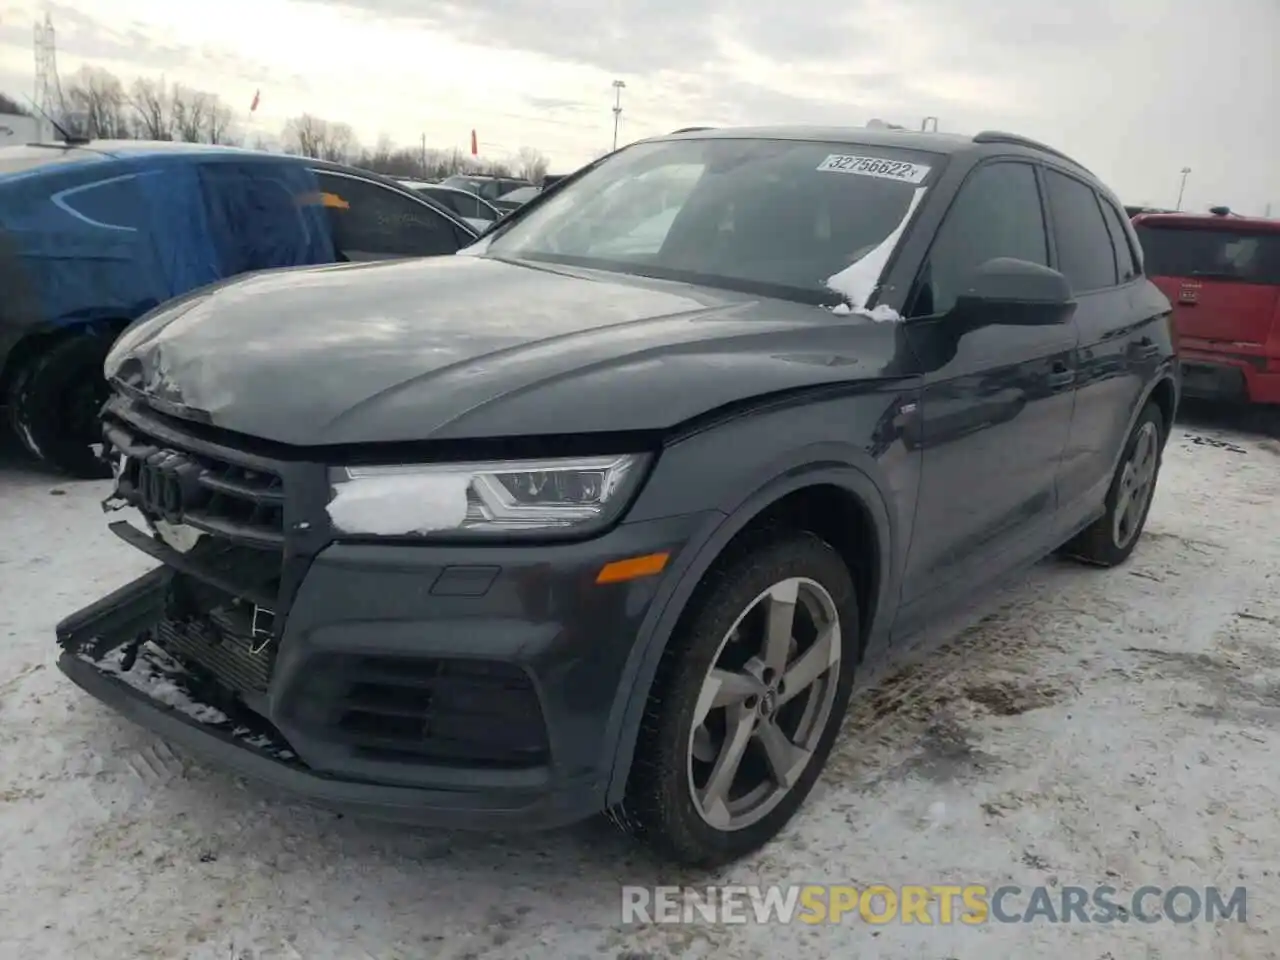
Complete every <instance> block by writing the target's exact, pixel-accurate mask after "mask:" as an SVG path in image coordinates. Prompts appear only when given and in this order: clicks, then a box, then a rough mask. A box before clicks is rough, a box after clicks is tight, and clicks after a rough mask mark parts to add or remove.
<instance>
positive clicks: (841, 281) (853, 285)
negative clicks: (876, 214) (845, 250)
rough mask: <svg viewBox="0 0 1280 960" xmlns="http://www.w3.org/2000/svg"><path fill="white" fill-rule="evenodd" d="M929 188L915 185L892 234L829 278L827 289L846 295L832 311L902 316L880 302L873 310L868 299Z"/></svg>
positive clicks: (884, 317) (880, 317) (889, 318)
mask: <svg viewBox="0 0 1280 960" xmlns="http://www.w3.org/2000/svg"><path fill="white" fill-rule="evenodd" d="M927 189H928V188H927V187H917V188H916V189H915V191H914V192H913V193H912V195H911V203H910V204H908V205H907V212H906V213H904V214H903V215H902V220H900V221H899V222H898V225H897V226H896V227H894V228H893V232H892V233H891V234H889V235H888V236H887V237H885V238H884V239H883V240H882V241H880V243H879V244H877V245H876V246H875V247H874V248H873V249H871V250H868V251H867V252H866V253H865V254H863V255H862V256H861V257H859V258H858V259H857V260H855V261H854V262H853V263H851V264H849V266H847V267H845V268H844V269H843V270H841V271H840V272H839V273H837V274H833V275H832V276H830V277H828V278H827V289H829V290H834V291H835V292H836V293H838V294H840V295H841V296H842V297H844V299H845V302H844V303H842V304H840V305H838V306H836V307H833V308H832V313H841V314H847V313H857V314H861V315H862V316H864V317H870V318H871V319H872V320H881V321H893V320H901V319H902V316H901V314H899V313H898V311H897V310H894V309H893V308H892V307H890V306H887V305H885V304H880V305H879V306H877V307H876V308H875V309H874V310H868V309H867V302H868V301H869V300H870V299H871V295H872V294H874V293H875V292H876V287H878V286H880V275H881V274H882V273H884V268H885V264H887V263H888V262H889V257H890V255H891V254H892V253H893V251H894V248H896V247H897V246H898V241H899V240H901V239H902V234H903V232H904V231H905V230H906V229H907V223H908V222H909V221H910V220H911V215H912V214H914V213H915V212H916V207H918V206H920V201H921V200H923V199H924V194H925V191H926V190H927Z"/></svg>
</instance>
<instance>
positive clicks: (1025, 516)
mask: <svg viewBox="0 0 1280 960" xmlns="http://www.w3.org/2000/svg"><path fill="white" fill-rule="evenodd" d="M997 257H1013V258H1017V259H1020V260H1028V261H1031V262H1034V263H1040V264H1043V265H1048V263H1049V251H1048V241H1047V231H1046V229H1045V217H1044V210H1043V205H1042V202H1041V196H1040V189H1039V186H1038V182H1037V178H1036V171H1035V168H1034V167H1033V166H1031V165H1030V164H1027V163H1021V162H1015V161H1003V160H999V161H993V162H988V163H986V164H984V165H981V166H979V167H977V168H976V169H975V170H974V171H973V172H972V173H971V174H970V175H969V177H968V178H967V179H966V181H965V183H964V185H963V186H962V187H961V188H960V192H959V193H958V195H957V197H956V199H955V201H954V202H953V204H952V206H951V209H950V210H949V211H948V213H947V216H946V219H945V220H944V221H943V223H942V226H941V228H940V230H939V232H938V236H937V237H936V239H935V240H934V244H933V246H932V248H931V249H930V252H929V256H928V258H927V260H926V262H925V265H924V267H923V268H922V272H921V275H920V277H919V278H918V279H917V281H916V284H915V287H914V291H913V294H912V298H911V302H910V303H909V305H908V318H907V320H906V324H907V327H906V331H907V338H908V341H909V343H910V344H911V345H912V347H913V350H914V352H915V354H916V356H917V358H918V360H919V362H920V363H921V365H922V367H923V371H922V372H923V375H924V389H923V393H922V399H921V404H920V418H921V421H920V422H921V428H920V438H921V443H922V445H923V462H922V476H921V483H920V491H919V497H918V501H917V505H916V520H915V524H914V527H913V533H912V542H911V547H910V551H909V554H908V557H907V567H906V574H905V576H904V579H903V591H902V603H903V612H902V617H901V618H900V621H899V622H900V624H906V623H908V622H909V621H911V620H912V619H914V617H915V615H917V614H923V613H925V612H927V611H929V610H932V609H935V608H936V607H937V606H938V605H944V604H945V603H947V602H949V600H951V599H953V598H954V595H955V594H957V593H960V592H964V591H966V590H968V589H970V588H971V586H972V585H973V584H975V583H976V582H979V581H982V580H984V579H988V578H991V577H994V576H996V575H998V574H999V573H1000V572H1003V571H1004V570H1006V569H1007V568H1008V567H1009V566H1011V565H1013V564H1015V563H1017V562H1019V561H1020V560H1023V559H1025V558H1026V555H1028V554H1030V553H1031V552H1034V550H1036V549H1037V548H1040V547H1041V545H1042V544H1043V542H1044V541H1045V538H1047V537H1048V536H1049V532H1050V531H1051V529H1052V526H1053V517H1054V511H1055V509H1056V505H1057V492H1056V486H1055V484H1056V480H1057V469H1058V463H1059V459H1060V457H1061V455H1062V451H1063V448H1064V447H1065V445H1066V441H1067V436H1068V432H1069V430H1070V424H1071V416H1072V405H1073V379H1074V352H1075V348H1076V338H1077V335H1076V327H1075V325H1074V323H1071V322H1068V323H1061V324H1050V325H1046V326H997V325H988V326H982V327H978V328H976V329H973V328H966V329H964V330H959V329H958V328H957V326H956V323H955V319H954V317H953V315H952V314H951V310H952V307H953V306H954V304H955V302H956V298H957V295H958V293H959V292H960V290H961V289H962V287H963V284H964V283H965V282H966V280H967V278H968V277H969V276H970V274H971V273H972V271H973V270H975V269H976V268H977V267H978V266H980V265H981V264H983V263H985V262H987V261H988V260H991V259H994V258H997Z"/></svg>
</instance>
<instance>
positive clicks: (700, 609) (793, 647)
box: [615, 532, 858, 868]
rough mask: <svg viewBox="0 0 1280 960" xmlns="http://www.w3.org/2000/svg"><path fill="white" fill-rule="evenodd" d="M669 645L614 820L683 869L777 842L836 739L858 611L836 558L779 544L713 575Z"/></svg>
mask: <svg viewBox="0 0 1280 960" xmlns="http://www.w3.org/2000/svg"><path fill="white" fill-rule="evenodd" d="M694 603H695V605H694V607H693V608H692V609H691V611H690V615H689V616H687V617H686V618H684V620H683V621H682V627H681V629H680V630H679V632H678V633H677V635H676V636H674V637H673V638H672V642H671V646H670V647H669V648H668V650H667V652H666V654H665V655H664V658H663V663H662V666H661V667H660V669H659V674H658V679H657V681H656V682H655V687H654V692H653V694H652V695H651V697H650V701H649V704H648V706H647V709H646V713H645V717H644V721H643V724H642V728H641V733H640V739H639V741H638V743H637V748H636V758H635V762H634V763H633V765H632V770H631V775H630V777H629V778H628V784H627V794H626V799H625V801H624V803H623V805H622V807H621V809H620V810H619V811H616V812H615V819H616V820H617V821H618V822H620V823H621V824H622V825H623V826H624V828H626V829H628V830H630V831H631V832H632V833H634V834H636V835H637V836H638V837H639V838H640V839H642V840H643V841H645V842H646V843H648V844H649V845H651V846H652V847H654V848H656V850H657V851H658V852H659V853H660V854H661V855H663V856H664V857H666V858H668V859H671V860H674V861H676V862H679V863H681V864H684V865H687V866H694V867H702V868H709V867H714V866H717V865H720V864H724V863H727V862H729V861H732V860H735V859H737V858H739V857H741V856H744V855H745V854H748V853H750V852H752V851H753V850H756V849H758V848H759V847H761V846H763V845H764V844H765V843H767V842H768V841H769V840H771V839H772V838H773V837H774V836H775V835H776V834H777V833H778V831H779V830H781V829H782V828H783V827H784V826H785V825H786V823H787V821H788V820H790V819H791V817H792V815H793V814H794V813H795V812H796V810H797V809H798V808H799V807H800V805H801V803H803V802H804V799H805V797H806V796H807V795H808V794H809V792H810V790H811V789H812V788H813V785H814V783H815V782H816V781H817V779H818V776H819V775H820V774H821V772H822V768H823V766H824V765H825V763H826V760H827V756H828V754H829V753H830V752H831V747H832V745H833V743H834V742H835V738H836V736H837V734H838V733H839V730H840V725H841V721H842V719H843V717H844V713H845V709H846V707H847V705H848V702H849V692H850V688H851V686H852V682H853V674H854V664H855V662H856V659H857V649H858V604H857V597H856V593H855V590H854V585H853V581H852V579H851V578H850V576H849V571H848V569H847V568H846V567H845V565H844V562H843V561H842V560H841V558H840V556H839V554H837V553H836V552H835V550H833V549H832V548H831V547H830V546H828V545H827V544H826V543H824V542H822V541H821V540H819V539H818V538H817V537H815V536H812V535H811V534H807V533H803V532H791V533H784V534H778V535H774V536H773V537H771V538H770V539H768V540H765V541H763V542H761V543H759V545H758V546H756V547H755V548H754V549H752V550H751V551H750V552H747V553H740V554H739V555H738V558H737V559H736V560H734V561H731V562H729V563H728V564H726V565H724V566H723V567H721V568H719V569H717V570H713V571H712V573H710V574H708V578H707V580H706V581H704V583H703V585H702V587H701V588H700V590H699V594H698V598H697V599H696V600H695V602H694Z"/></svg>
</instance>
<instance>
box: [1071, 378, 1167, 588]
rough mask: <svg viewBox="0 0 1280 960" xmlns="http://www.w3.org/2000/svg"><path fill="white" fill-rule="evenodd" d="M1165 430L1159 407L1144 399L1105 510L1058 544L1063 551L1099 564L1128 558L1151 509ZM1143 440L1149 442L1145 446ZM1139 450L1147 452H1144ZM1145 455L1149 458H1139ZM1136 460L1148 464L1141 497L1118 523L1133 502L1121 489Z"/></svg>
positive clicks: (1136, 464) (1129, 478) (1135, 465)
mask: <svg viewBox="0 0 1280 960" xmlns="http://www.w3.org/2000/svg"><path fill="white" fill-rule="evenodd" d="M1167 432H1168V427H1167V426H1166V425H1165V422H1164V415H1163V414H1162V413H1161V412H1160V408H1159V407H1157V406H1156V405H1155V404H1154V403H1148V404H1147V405H1146V407H1145V408H1143V411H1142V413H1141V414H1140V415H1139V416H1138V422H1137V423H1135V424H1134V425H1133V430H1132V431H1130V433H1129V438H1128V439H1127V440H1126V441H1125V445H1124V453H1123V454H1122V456H1121V457H1120V465H1119V466H1117V467H1116V473H1115V476H1114V477H1113V478H1112V480H1111V487H1110V489H1108V490H1107V499H1106V501H1105V503H1106V512H1105V513H1104V514H1103V515H1102V516H1101V517H1099V518H1098V519H1097V520H1095V521H1094V522H1093V523H1092V524H1090V525H1089V526H1088V527H1086V528H1085V529H1084V530H1082V531H1081V532H1080V533H1078V534H1077V535H1076V536H1075V537H1074V538H1073V539H1072V540H1071V541H1069V542H1068V543H1067V544H1066V546H1064V547H1063V548H1062V553H1063V554H1065V555H1066V556H1069V557H1071V558H1072V559H1075V560H1079V561H1081V562H1083V563H1089V564H1093V565H1094V566H1099V567H1114V566H1118V565H1119V564H1122V563H1124V562H1125V561H1126V560H1128V559H1129V555H1130V554H1131V553H1133V549H1134V547H1136V546H1137V545H1138V541H1139V540H1141V539H1142V531H1143V528H1144V527H1145V526H1146V524H1147V514H1148V513H1149V512H1150V510H1151V501H1152V499H1153V498H1154V496H1155V491H1156V484H1157V482H1158V481H1159V479H1160V464H1161V459H1162V457H1163V454H1164V441H1165V436H1166V434H1167ZM1147 444H1150V445H1151V446H1150V447H1148V446H1147ZM1143 451H1147V453H1145V454H1144V452H1143ZM1147 455H1149V456H1150V460H1144V459H1143V457H1144V456H1147ZM1139 460H1141V461H1142V463H1146V464H1149V468H1148V469H1149V470H1150V475H1149V477H1148V478H1147V480H1146V483H1145V486H1144V487H1143V488H1142V493H1141V497H1142V499H1141V501H1136V504H1137V505H1136V507H1135V508H1134V510H1133V511H1132V512H1131V514H1130V515H1129V516H1128V519H1127V521H1126V522H1123V523H1118V522H1117V521H1118V518H1119V514H1120V511H1121V510H1123V509H1126V508H1127V507H1128V506H1129V504H1131V503H1135V501H1134V499H1133V493H1132V491H1130V493H1129V496H1128V497H1126V496H1125V493H1126V488H1127V485H1128V484H1130V481H1131V479H1132V478H1133V477H1134V476H1135V471H1139V470H1140V469H1141V468H1140V465H1139V463H1138V461H1139Z"/></svg>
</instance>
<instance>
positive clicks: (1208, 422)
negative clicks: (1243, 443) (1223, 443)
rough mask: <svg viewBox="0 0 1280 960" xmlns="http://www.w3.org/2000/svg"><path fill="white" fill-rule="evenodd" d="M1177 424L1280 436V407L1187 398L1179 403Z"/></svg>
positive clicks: (1186, 427) (1225, 431) (1273, 437)
mask: <svg viewBox="0 0 1280 960" xmlns="http://www.w3.org/2000/svg"><path fill="white" fill-rule="evenodd" d="M1177 423H1178V425H1179V426H1181V427H1183V428H1185V429H1188V430H1197V429H1199V430H1214V431H1221V432H1224V433H1237V434H1245V435H1248V436H1252V437H1263V438H1269V439H1273V440H1274V439H1280V408H1278V407H1273V406H1269V405H1268V406H1262V405H1260V404H1229V403H1219V402H1215V401H1211V400H1199V399H1192V398H1184V399H1183V400H1182V402H1181V403H1180V404H1179V405H1178V417H1177Z"/></svg>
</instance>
